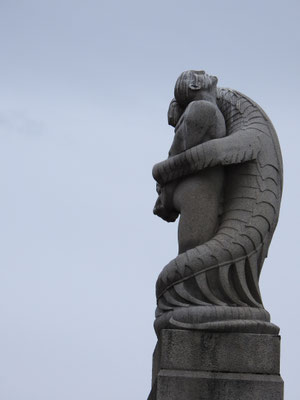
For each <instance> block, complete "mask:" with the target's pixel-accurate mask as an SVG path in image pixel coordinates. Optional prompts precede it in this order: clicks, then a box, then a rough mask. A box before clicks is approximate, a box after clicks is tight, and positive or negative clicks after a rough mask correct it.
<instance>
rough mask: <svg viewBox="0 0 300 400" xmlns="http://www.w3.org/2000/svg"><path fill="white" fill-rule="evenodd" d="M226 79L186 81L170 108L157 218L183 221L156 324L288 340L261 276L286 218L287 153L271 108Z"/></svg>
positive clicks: (192, 75) (194, 74) (189, 75)
mask: <svg viewBox="0 0 300 400" xmlns="http://www.w3.org/2000/svg"><path fill="white" fill-rule="evenodd" d="M217 81H218V80H217V78H216V77H215V76H210V75H208V74H206V73H205V72H204V71H185V72H183V73H182V74H181V75H180V77H179V78H178V80H177V82H176V85H175V91H174V95H175V97H174V99H173V100H172V101H171V104H170V107H169V112H168V120H169V124H170V125H171V126H173V127H175V134H174V140H173V143H172V145H171V148H170V151H169V156H168V158H167V159H166V160H164V161H162V162H160V163H158V164H156V165H155V166H154V168H153V177H154V179H155V180H156V182H157V192H158V199H157V201H156V204H155V207H154V214H156V215H158V216H159V217H161V218H163V219H164V220H166V221H168V222H172V221H175V220H176V219H177V217H179V226H178V242H179V254H178V256H177V257H176V258H175V259H173V260H172V261H170V262H169V264H168V265H166V266H165V267H164V269H163V270H162V272H161V274H160V275H159V277H158V280H157V284H156V295H157V310H156V320H155V324H154V326H155V330H156V332H157V334H159V333H160V332H161V330H162V329H192V330H199V331H210V332H243V333H263V334H278V332H279V328H278V327H277V326H276V325H274V324H272V323H271V322H270V315H269V313H268V312H267V311H266V310H265V309H264V307H263V303H262V298H261V293H260V289H259V276H260V272H261V269H262V266H263V263H264V260H265V258H266V257H267V254H268V249H269V246H270V243H271V239H272V236H273V233H274V230H275V228H276V224H277V221H278V216H279V208H280V201H281V194H282V159H281V152H280V147H279V143H278V139H277V135H276V132H275V129H274V127H273V125H272V123H271V121H270V120H269V118H268V117H267V115H266V114H265V112H264V111H263V110H262V109H261V108H260V107H259V106H258V105H257V104H256V103H255V102H254V101H252V100H251V99H249V98H248V97H247V96H245V95H243V94H242V93H240V92H238V91H236V90H231V89H225V88H218V87H217Z"/></svg>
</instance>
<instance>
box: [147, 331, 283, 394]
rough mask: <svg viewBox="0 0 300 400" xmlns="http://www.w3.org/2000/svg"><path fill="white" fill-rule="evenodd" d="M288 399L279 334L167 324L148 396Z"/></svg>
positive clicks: (154, 358) (154, 363)
mask: <svg viewBox="0 0 300 400" xmlns="http://www.w3.org/2000/svg"><path fill="white" fill-rule="evenodd" d="M262 399H263V400H283V380H282V379H281V376H280V336H278V335H268V334H250V333H209V332H203V331H196V330H176V329H163V330H162V331H161V333H160V336H159V339H158V342H157V345H156V348H155V351H154V354H153V371H152V390H151V393H150V395H149V397H148V400H262Z"/></svg>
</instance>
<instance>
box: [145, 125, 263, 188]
mask: <svg viewBox="0 0 300 400" xmlns="http://www.w3.org/2000/svg"><path fill="white" fill-rule="evenodd" d="M259 136H260V133H259V132H257V131H251V132H249V131H242V130H241V131H237V132H236V133H233V134H232V135H230V136H226V137H224V138H220V139H213V140H209V141H207V142H205V143H202V144H199V145H197V146H194V147H192V148H191V149H188V150H186V151H184V152H182V153H180V154H178V155H176V156H173V157H169V158H168V159H167V160H165V161H162V162H160V163H158V164H155V165H154V167H153V171H152V174H153V178H154V179H155V180H156V181H157V182H158V183H159V184H161V185H165V184H166V183H168V182H170V181H173V180H174V179H178V178H181V177H183V176H187V175H190V174H193V173H195V172H197V171H201V170H202V169H204V168H208V167H214V166H216V165H230V164H239V163H243V162H246V161H250V160H254V159H256V157H257V155H258V153H259V150H260V138H259Z"/></svg>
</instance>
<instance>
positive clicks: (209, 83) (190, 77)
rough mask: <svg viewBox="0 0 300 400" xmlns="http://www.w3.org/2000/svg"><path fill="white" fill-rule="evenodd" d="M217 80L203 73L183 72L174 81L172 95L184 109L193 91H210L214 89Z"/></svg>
mask: <svg viewBox="0 0 300 400" xmlns="http://www.w3.org/2000/svg"><path fill="white" fill-rule="evenodd" d="M217 82H218V78H217V77H216V76H211V75H208V74H206V73H205V71H194V70H189V71H184V72H183V73H182V74H181V75H180V76H179V78H178V79H177V81H176V84H175V89H174V95H175V99H176V100H177V102H178V103H179V104H180V105H181V106H182V107H186V106H187V105H188V103H189V102H190V99H191V94H192V92H193V91H197V90H210V89H212V88H214V87H216V85H217Z"/></svg>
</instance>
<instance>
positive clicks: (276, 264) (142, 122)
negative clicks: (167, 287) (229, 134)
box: [0, 0, 300, 400]
mask: <svg viewBox="0 0 300 400" xmlns="http://www.w3.org/2000/svg"><path fill="white" fill-rule="evenodd" d="M299 4H300V3H299V2H298V1H291V0H287V1H285V2H283V1H274V0H273V1H263V0H261V1H258V0H251V1H233V0H228V1H216V0H214V1H209V2H208V1H193V0H187V1H185V2H182V1H177V0H173V1H170V0H162V1H157V0H155V1H151V2H150V1H147V2H145V1H131V0H127V1H110V2H108V1H101V0H100V1H96V0H85V1H76V0H72V1H71V0H60V1H58V0H51V1H50V0H49V1H46V0H27V1H21V0H19V1H18V0H0V48H1V56H2V57H1V64H0V87H1V92H0V184H1V197H0V221H1V225H0V227H1V228H0V243H1V251H0V308H1V309H0V315H1V329H0V360H1V361H0V398H1V400H65V399H72V400H86V399H89V400H96V399H97V400H100V399H101V400H104V399H105V400H117V399H119V398H122V399H130V400H140V399H146V398H147V395H148V393H149V390H150V383H151V357H152V351H153V348H154V345H155V341H156V338H155V334H154V331H153V329H152V322H153V316H154V308H155V297H154V286H155V281H156V278H157V275H158V274H159V272H160V271H161V269H162V268H163V266H164V265H165V264H166V263H167V262H168V261H169V260H170V259H172V258H173V257H174V256H175V255H176V252H177V242H176V224H167V223H164V222H163V221H161V220H160V219H158V218H157V217H154V216H153V215H152V208H153V204H154V201H155V198H156V193H155V184H154V181H153V179H152V177H151V169H152V165H153V164H154V163H156V162H158V161H160V160H162V159H164V158H165V157H166V154H167V151H168V148H169V146H170V143H171V140H172V129H171V128H170V127H169V126H168V125H167V121H166V112H167V109H168V103H169V101H170V99H171V98H172V95H173V87H174V83H175V80H176V78H177V76H178V75H179V74H180V73H181V72H182V71H183V70H186V69H205V70H206V71H207V72H208V73H211V74H213V75H217V76H218V77H219V85H220V86H225V87H231V88H234V89H237V90H239V91H241V92H244V93H245V94H246V95H248V96H249V97H251V98H253V100H255V101H257V102H258V103H259V104H260V105H261V106H262V107H263V108H264V109H265V111H266V112H267V113H268V115H269V116H270V118H271V119H272V121H273V123H274V125H275V127H276V129H277V132H278V136H279V138H280V141H281V145H282V151H283V157H284V166H285V188H284V196H283V204H282V212H281V218H280V222H279V225H278V229H277V231H276V233H275V237H274V240H273V243H272V245H271V248H270V252H269V258H268V260H267V261H266V263H265V267H264V270H263V273H262V278H261V289H262V294H263V299H264V303H265V306H266V308H267V309H268V310H269V311H270V312H271V315H272V320H273V321H274V322H275V323H276V324H278V325H279V326H280V327H281V334H282V370H281V371H282V376H283V378H284V380H285V393H286V399H297V398H299V396H300V388H299V384H298V364H299V363H298V359H299V357H300V351H299V334H300V323H299V301H300V294H299V279H300V271H299V267H300V265H299V264H300V263H299V261H298V257H297V249H298V247H299V243H298V237H299V233H298V225H299V211H298V209H297V207H298V201H299V184H298V182H299V167H298V163H299V146H300V140H299V122H298V121H299V110H300V107H299V106H300V104H299V103H300V101H299V92H300V80H299V71H300V52H299V48H300V33H299V32H300V31H299V19H300V5H299Z"/></svg>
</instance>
